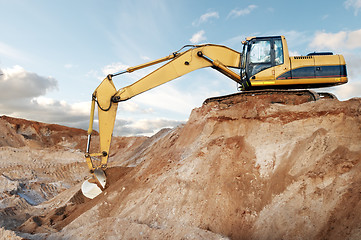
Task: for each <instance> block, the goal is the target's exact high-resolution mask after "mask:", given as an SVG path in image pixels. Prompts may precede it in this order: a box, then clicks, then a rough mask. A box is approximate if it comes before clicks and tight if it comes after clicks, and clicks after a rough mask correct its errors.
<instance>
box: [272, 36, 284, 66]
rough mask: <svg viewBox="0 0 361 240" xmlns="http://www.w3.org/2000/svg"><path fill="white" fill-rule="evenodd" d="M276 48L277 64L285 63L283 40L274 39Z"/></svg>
mask: <svg viewBox="0 0 361 240" xmlns="http://www.w3.org/2000/svg"><path fill="white" fill-rule="evenodd" d="M274 48H275V65H281V64H283V48H282V40H281V39H276V40H275V41H274Z"/></svg>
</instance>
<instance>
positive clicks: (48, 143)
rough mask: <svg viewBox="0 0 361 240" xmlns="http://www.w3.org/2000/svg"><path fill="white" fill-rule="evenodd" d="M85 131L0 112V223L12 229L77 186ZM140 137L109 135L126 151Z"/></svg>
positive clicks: (82, 171) (83, 172)
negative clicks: (8, 115) (0, 114)
mask: <svg viewBox="0 0 361 240" xmlns="http://www.w3.org/2000/svg"><path fill="white" fill-rule="evenodd" d="M86 134H87V133H86V131H84V130H81V129H75V128H69V127H64V126H59V125H55V124H45V123H40V122H34V121H28V120H24V119H17V118H11V117H7V116H2V117H0V226H2V227H5V228H7V229H13V230H14V229H16V227H18V226H19V225H21V224H22V223H24V222H25V221H26V220H27V219H28V218H29V217H31V216H37V215H41V214H43V212H44V210H45V209H48V208H50V209H51V208H52V207H53V206H54V207H56V206H57V204H64V201H65V202H66V201H68V200H69V199H66V198H65V200H64V199H61V196H64V193H63V194H60V193H62V192H64V191H65V190H68V191H65V192H71V189H72V187H74V186H76V187H75V188H76V189H78V188H79V186H78V185H79V184H80V183H82V182H83V181H84V178H86V177H87V176H88V170H87V166H86V164H85V162H84V153H83V152H82V151H83V150H84V149H85V144H86V139H87V136H86ZM96 135H97V133H95V140H96V138H97V136H96ZM144 140H145V138H136V137H134V138H115V139H114V147H116V148H117V149H122V150H124V151H126V150H127V149H128V148H130V149H132V148H135V147H137V146H138V145H139V144H141V143H142V142H143V141H144ZM95 142H96V141H94V143H95ZM92 147H93V148H95V147H97V146H96V144H94V146H92ZM113 164H115V163H113ZM59 194H60V195H59ZM58 195H59V196H58ZM65 195H66V194H65ZM55 196H58V198H55ZM49 200H50V201H49ZM40 206H41V207H40Z"/></svg>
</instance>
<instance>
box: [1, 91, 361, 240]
mask: <svg viewBox="0 0 361 240" xmlns="http://www.w3.org/2000/svg"><path fill="white" fill-rule="evenodd" d="M133 140H134V139H133ZM136 142H137V144H134V145H132V144H130V145H131V147H127V146H129V145H127V144H126V143H124V144H120V145H119V146H123V150H125V152H123V154H122V153H121V151H116V153H114V151H113V153H114V154H113V155H112V157H111V159H110V161H111V162H113V167H112V168H109V169H108V170H107V172H106V174H107V177H108V180H109V183H108V187H107V189H106V190H105V191H104V192H103V193H102V194H101V195H99V196H98V197H97V198H95V199H93V200H88V199H85V198H84V197H83V196H82V195H81V194H80V192H79V189H80V185H79V184H80V183H78V185H76V184H73V185H72V187H70V188H68V189H67V190H64V191H62V192H61V193H60V194H58V195H57V196H55V197H54V198H52V199H50V200H48V201H44V202H42V203H40V204H38V205H36V207H37V208H38V209H42V210H41V211H38V212H37V213H40V214H37V215H36V214H35V213H33V214H32V215H31V216H29V218H28V220H27V221H26V222H25V223H23V224H22V225H21V227H19V228H18V231H21V232H22V236H24V237H26V238H33V239H37V238H47V239H73V238H76V239H112V238H116V239H228V238H230V239H359V238H360V236H361V221H360V220H361V217H360V216H361V144H360V142H361V99H351V100H349V101H344V102H340V101H338V100H333V99H322V100H318V101H315V102H307V101H306V102H295V101H290V100H289V99H284V100H282V101H275V99H274V98H272V97H271V96H233V97H232V98H228V99H226V100H223V101H218V102H210V103H208V104H207V105H203V106H202V107H200V108H197V109H194V110H193V112H192V114H191V116H190V118H189V121H188V122H187V123H186V124H185V125H181V126H179V127H177V128H175V129H167V130H163V131H161V132H159V133H158V134H157V135H155V136H153V137H152V138H148V139H139V140H137V141H136ZM126 149H127V150H129V151H127V150H126ZM2 162H3V160H2ZM7 186H9V188H11V186H12V185H11V183H8V185H7ZM26 233H28V234H26Z"/></svg>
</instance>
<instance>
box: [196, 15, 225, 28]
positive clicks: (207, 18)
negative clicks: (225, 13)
mask: <svg viewBox="0 0 361 240" xmlns="http://www.w3.org/2000/svg"><path fill="white" fill-rule="evenodd" d="M218 18H219V14H218V12H207V13H205V14H203V15H202V16H200V17H199V19H197V20H196V21H194V22H193V23H192V25H193V26H199V25H201V24H202V23H206V22H208V21H210V20H211V19H218Z"/></svg>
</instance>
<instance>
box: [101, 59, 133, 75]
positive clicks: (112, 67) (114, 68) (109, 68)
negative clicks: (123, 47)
mask: <svg viewBox="0 0 361 240" xmlns="http://www.w3.org/2000/svg"><path fill="white" fill-rule="evenodd" d="M128 67H129V66H128V65H125V64H123V63H120V62H117V63H111V64H109V65H106V66H105V67H103V68H102V73H103V75H104V76H107V75H108V74H112V73H116V72H119V71H123V70H125V69H127V68H128Z"/></svg>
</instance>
